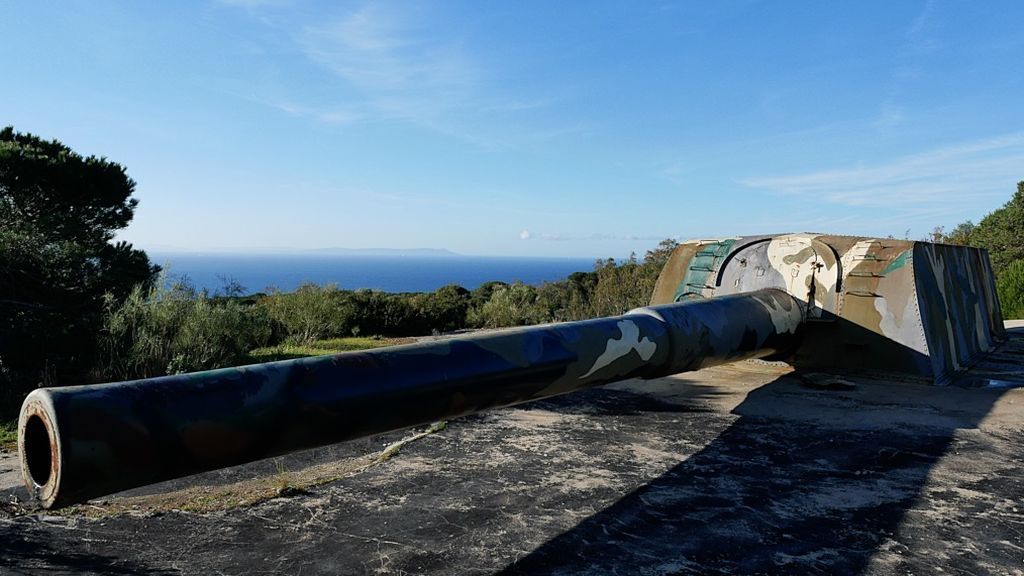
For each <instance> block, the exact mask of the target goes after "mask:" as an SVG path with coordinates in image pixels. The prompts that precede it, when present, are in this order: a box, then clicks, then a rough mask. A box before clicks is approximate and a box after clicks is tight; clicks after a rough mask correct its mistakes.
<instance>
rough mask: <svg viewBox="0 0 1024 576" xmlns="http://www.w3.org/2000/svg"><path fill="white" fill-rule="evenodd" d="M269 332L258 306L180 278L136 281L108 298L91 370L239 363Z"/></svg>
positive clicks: (110, 374)
mask: <svg viewBox="0 0 1024 576" xmlns="http://www.w3.org/2000/svg"><path fill="white" fill-rule="evenodd" d="M271 332H272V330H271V323H270V318H269V316H268V315H267V312H266V310H264V309H263V308H261V307H258V306H245V305H243V304H240V303H238V302H237V301H235V300H233V299H225V300H222V301H216V300H213V299H211V298H209V297H208V296H207V295H206V293H205V292H197V291H196V290H195V289H194V288H192V287H190V286H188V285H186V284H182V283H178V284H174V285H172V286H170V287H167V288H164V287H161V286H157V287H154V288H151V289H149V290H146V291H144V290H143V288H142V287H141V286H136V287H135V288H134V289H133V290H132V291H131V293H130V294H129V295H128V297H127V298H126V299H124V300H123V301H121V302H118V301H117V300H116V299H114V298H112V297H110V298H108V299H107V308H106V310H105V314H104V319H103V329H102V332H101V335H100V348H101V354H100V362H99V364H98V366H97V368H96V372H95V374H94V375H95V376H96V377H97V378H98V379H100V380H107V381H110V380H130V379H134V378H145V377H147V376H154V375H161V374H178V373H182V372H193V371H196V370H209V369H213V368H221V367H224V366H232V365H238V364H244V363H246V360H247V359H248V356H249V351H250V350H252V349H253V348H257V347H259V346H264V345H266V344H267V342H269V340H270V337H271Z"/></svg>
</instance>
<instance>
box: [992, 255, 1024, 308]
mask: <svg viewBox="0 0 1024 576" xmlns="http://www.w3.org/2000/svg"><path fill="white" fill-rule="evenodd" d="M996 289H997V290H998V292H999V304H1000V306H1001V307H1002V310H1003V318H1006V319H1007V320H1009V319H1016V318H1024V260H1017V261H1016V262H1013V263H1012V264H1010V265H1009V266H1007V267H1006V270H1004V271H1003V273H1002V274H1000V275H999V279H998V281H997V282H996Z"/></svg>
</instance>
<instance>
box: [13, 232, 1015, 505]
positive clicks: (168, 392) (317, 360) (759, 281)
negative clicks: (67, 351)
mask: <svg viewBox="0 0 1024 576" xmlns="http://www.w3.org/2000/svg"><path fill="white" fill-rule="evenodd" d="M1003 337H1004V333H1003V328H1002V320H1001V314H1000V310H999V302H998V300H997V298H996V294H995V289H994V284H993V276H992V271H991V266H990V264H989V260H988V256H987V254H986V253H985V252H984V251H983V250H980V249H976V248H968V247H960V246H945V245H938V244H930V243H926V242H913V241H904V240H893V239H875V238H857V237H846V236H827V235H820V234H787V235H776V236H750V237H732V238H724V239H715V240H694V241H691V242H685V243H683V244H681V245H680V246H679V247H678V248H676V250H675V251H674V252H673V253H672V255H671V256H670V258H669V260H668V262H667V264H666V265H665V267H664V269H663V270H662V272H661V274H660V276H659V278H658V281H657V284H656V287H655V290H654V294H653V296H652V298H651V304H650V306H647V307H644V308H639V309H636V310H633V311H630V312H628V313H626V314H623V315H621V316H613V317H607V318H597V319H593V320H584V321H578V322H566V323H558V324H547V325H540V326H532V327H526V328H518V329H510V330H503V331H498V332H489V333H482V334H471V335H465V336H457V337H454V338H447V339H443V340H437V341H431V342H424V343H417V344H409V345H402V346H393V347H387V348H378V349H374V350H368V351H360V352H346V353H341V354H336V355H329V356H319V357H314V358H303V359H297V360H286V361H280V362H271V363H265V364H256V365H251V366H242V367H237V368H225V369H220V370H212V371H206V372H198V373H193V374H181V375H174V376H164V377H158V378H149V379H143V380H134V381H128V382H119V383H112V384H101V385H84V386H67V387H59V388H40V389H37V390H35V391H33V392H32V393H30V394H29V395H28V396H27V398H26V399H25V401H24V403H23V405H22V409H21V414H20V418H19V423H18V427H19V428H18V432H19V434H18V448H19V453H20V458H21V465H22V477H23V480H24V483H25V485H26V487H27V488H28V489H29V491H30V493H32V494H33V495H34V496H35V497H36V498H38V500H39V501H40V503H41V504H42V506H44V507H47V508H49V507H57V506H64V505H68V504H73V503H77V502H82V501H85V500H88V499H90V498H94V497H97V496H102V495H106V494H111V493H115V492H119V491H122V490H127V489H130V488H135V487H139V486H143V485H147V484H152V483H155V482H159V481H163V480H168V479H172V478H178V477H182V476H187V475H190V474H195V473H199V472H203V471H207V470H214V469H218V468H223V467H227V466H232V465H236V464H241V463H245V462H251V461H255V460H259V459H262V458H267V457H270V456H275V455H280V454H285V453H288V452H293V451H297V450H303V449H308V448H312V447H316V446H322V445H327V444H332V443H336V442H341V441H344V440H350V439H355V438H360V437H364V436H368V435H372V434H377V433H381V432H386V431H391V430H397V429H402V428H407V427H410V426H415V425H418V424H423V423H427V422H432V421H436V420H440V419H449V418H454V417H458V416H462V415H467V414H472V413H476V412H480V411H483V410H487V409H490V408H496V407H502V406H510V405H514V404H519V403H523V402H529V401H532V400H538V399H542V398H548V397H551V396H556V395H560V394H566V393H570V392H573V391H576V390H581V389H584V388H589V387H592V386H598V385H601V384H606V383H610V382H615V381H619V380H625V379H630V378H647V379H649V378H657V377H663V376H667V375H671V374H677V373H682V372H686V371H691V370H699V369H701V368H705V367H710V366H715V365H719V364H724V363H729V362H736V361H740V360H747V359H754V358H770V359H778V360H785V361H787V362H790V363H792V364H794V365H797V366H806V367H813V368H816V369H823V370H842V369H869V370H890V371H897V372H902V373H907V374H911V375H915V376H917V377H919V378H923V379H926V380H928V381H930V382H932V383H934V384H937V385H945V384H948V383H950V382H951V381H952V380H953V379H955V377H956V376H957V374H959V373H961V372H962V371H963V370H965V369H966V368H967V367H969V366H970V365H971V364H972V363H974V362H976V361H977V360H979V359H980V358H981V357H982V356H984V354H986V353H987V352H989V351H991V350H992V349H993V348H994V347H995V346H996V344H997V343H998V341H999V340H1001V339H1002V338H1003Z"/></svg>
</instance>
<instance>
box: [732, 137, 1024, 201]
mask: <svg viewBox="0 0 1024 576" xmlns="http://www.w3.org/2000/svg"><path fill="white" fill-rule="evenodd" d="M1022 166H1024V134H1010V135H1006V136H1000V137H996V138H989V139H986V140H978V141H974V142H968V143H963V144H959V145H955V146H948V147H945V148H937V149H934V150H930V151H927V152H924V153H921V154H915V155H911V156H905V157H903V158H900V159H898V160H895V161H893V162H888V163H882V164H877V165H874V166H858V167H855V168H843V169H835V170H821V171H815V172H808V173H805V174H796V175H790V176H759V177H753V178H746V179H743V180H741V181H740V183H741V184H743V185H745V186H748V187H751V188H760V189H765V190H769V191H773V192H775V193H778V194H785V195H797V196H804V197H808V198H814V199H817V200H819V201H824V202H830V203H834V204H842V205H846V206H870V207H907V206H916V205H927V206H932V207H934V206H936V205H938V204H945V205H963V204H965V203H966V202H970V201H971V200H977V199H982V198H994V197H1001V196H1006V194H1007V190H1008V189H1009V187H1011V185H1012V184H1013V183H1014V182H1016V181H1017V180H1018V179H1019V178H1020V177H1021V172H1020V171H1021V167H1022Z"/></svg>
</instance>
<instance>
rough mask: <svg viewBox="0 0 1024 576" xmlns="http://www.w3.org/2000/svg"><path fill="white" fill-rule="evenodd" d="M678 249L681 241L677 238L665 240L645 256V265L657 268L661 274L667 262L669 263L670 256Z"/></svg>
mask: <svg viewBox="0 0 1024 576" xmlns="http://www.w3.org/2000/svg"><path fill="white" fill-rule="evenodd" d="M678 247H679V241H677V240H676V239H675V238H665V239H664V240H662V241H661V242H658V246H657V247H656V248H654V249H653V250H648V251H647V253H646V254H644V264H649V265H651V266H655V267H657V268H658V271H659V272H660V271H661V268H662V267H663V266H665V263H666V262H668V258H669V256H671V255H672V252H674V251H675V249H676V248H678Z"/></svg>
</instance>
